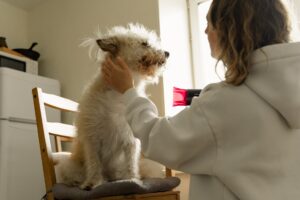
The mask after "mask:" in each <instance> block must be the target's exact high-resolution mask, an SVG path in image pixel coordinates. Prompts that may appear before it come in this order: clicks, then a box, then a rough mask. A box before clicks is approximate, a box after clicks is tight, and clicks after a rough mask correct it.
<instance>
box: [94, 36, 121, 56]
mask: <svg viewBox="0 0 300 200" xmlns="http://www.w3.org/2000/svg"><path fill="white" fill-rule="evenodd" d="M97 44H98V45H99V47H100V48H101V49H102V50H103V51H107V52H110V53H111V54H112V55H116V54H117V53H118V51H119V46H118V42H117V41H116V40H115V39H114V38H112V37H110V38H105V39H98V40H97Z"/></svg>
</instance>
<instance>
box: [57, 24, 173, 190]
mask: <svg viewBox="0 0 300 200" xmlns="http://www.w3.org/2000/svg"><path fill="white" fill-rule="evenodd" d="M83 46H87V47H90V54H91V55H93V53H94V56H93V57H95V58H96V59H97V60H98V62H99V63H101V62H103V60H104V58H105V56H107V54H109V56H111V57H112V59H114V58H115V57H117V56H120V57H122V58H123V59H124V60H125V62H126V63H127V64H128V66H129V67H130V70H131V72H132V76H133V79H134V83H135V87H136V88H137V89H138V91H139V92H140V93H141V94H143V95H145V93H144V90H145V86H146V85H147V84H150V83H156V82H157V81H158V77H159V75H160V74H161V72H162V70H163V66H164V64H165V63H166V60H167V58H168V56H169V53H168V52H167V51H164V50H162V49H161V47H160V41H159V38H158V37H157V35H156V33H155V32H153V31H149V30H147V29H146V28H145V27H143V26H142V25H139V24H129V25H128V26H127V27H121V26H118V27H114V28H112V29H110V30H108V32H107V34H101V33H100V32H99V33H97V34H96V36H95V37H94V38H90V39H88V40H86V41H85V42H84V43H83ZM99 47H100V48H99ZM145 96H146V95H145ZM124 112H125V106H124V104H123V102H122V100H121V94H120V93H118V92H116V91H114V90H112V89H110V88H109V87H108V86H106V85H105V83H104V80H103V77H102V75H101V69H100V70H99V71H98V72H97V74H96V75H95V77H94V78H93V79H92V81H91V82H90V83H89V84H88V85H87V87H86V88H85V90H84V93H83V95H82V98H81V100H80V102H79V113H78V115H77V117H76V120H75V126H76V128H77V138H76V139H75V141H74V143H73V149H72V154H71V156H70V158H69V159H67V160H63V161H61V162H60V163H59V165H58V166H57V169H59V171H60V173H59V177H60V180H58V182H63V183H66V184H68V185H73V186H80V188H82V189H91V188H93V187H96V186H98V185H100V184H102V183H103V182H106V181H114V180H123V179H133V178H140V177H142V178H143V177H153V176H159V177H161V176H162V174H163V172H162V168H161V165H155V162H153V161H149V162H147V161H146V160H142V161H141V162H140V141H139V140H138V139H136V138H135V137H134V136H133V133H132V131H131V129H130V127H129V125H128V123H127V122H126V119H125V116H124ZM149 163H151V164H149ZM143 169H144V171H143ZM145 170H148V171H145ZM147 173H150V174H148V175H147Z"/></svg>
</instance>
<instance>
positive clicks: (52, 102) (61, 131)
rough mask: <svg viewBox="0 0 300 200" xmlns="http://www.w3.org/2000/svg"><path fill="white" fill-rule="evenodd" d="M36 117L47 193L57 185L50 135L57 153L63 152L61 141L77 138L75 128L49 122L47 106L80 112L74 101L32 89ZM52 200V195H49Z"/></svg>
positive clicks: (39, 89)
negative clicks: (52, 137)
mask: <svg viewBox="0 0 300 200" xmlns="http://www.w3.org/2000/svg"><path fill="white" fill-rule="evenodd" d="M32 95H33V102H34V109H35V116H36V122H37V129H38V137H39V144H40V152H41V157H42V165H43V172H44V180H45V187H46V191H50V190H51V188H52V186H53V185H54V184H55V183H56V177H55V170H54V163H53V159H52V156H53V153H54V150H53V149H52V146H51V141H50V135H53V136H54V139H55V144H56V151H61V141H64V140H71V139H72V138H74V137H75V127H74V126H72V125H68V124H63V123H57V122H48V121H47V115H46V108H45V107H46V106H48V107H52V108H54V109H58V110H60V111H70V112H77V111H78V103H77V102H74V101H72V100H69V99H66V98H62V97H59V96H56V95H53V94H47V93H44V92H43V91H42V89H41V88H33V89H32ZM49 195H50V196H49V197H50V199H53V197H51V194H49Z"/></svg>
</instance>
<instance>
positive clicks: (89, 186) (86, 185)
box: [79, 183, 94, 191]
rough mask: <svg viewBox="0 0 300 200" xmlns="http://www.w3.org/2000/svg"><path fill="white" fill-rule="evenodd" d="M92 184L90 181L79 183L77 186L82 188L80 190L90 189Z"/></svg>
mask: <svg viewBox="0 0 300 200" xmlns="http://www.w3.org/2000/svg"><path fill="white" fill-rule="evenodd" d="M93 186H94V185H93V184H92V183H83V184H81V185H80V186H79V187H80V189H82V190H88V191H89V190H91V189H93Z"/></svg>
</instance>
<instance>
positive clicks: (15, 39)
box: [0, 0, 30, 48]
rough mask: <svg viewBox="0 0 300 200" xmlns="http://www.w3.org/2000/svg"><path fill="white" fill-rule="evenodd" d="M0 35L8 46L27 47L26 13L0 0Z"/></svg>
mask: <svg viewBox="0 0 300 200" xmlns="http://www.w3.org/2000/svg"><path fill="white" fill-rule="evenodd" d="M0 27H1V28H0V36H3V37H6V42H7V44H8V47H10V48H27V47H29V45H30V44H29V41H28V13H27V12H26V11H24V10H22V9H20V8H16V7H14V6H12V5H10V4H8V3H6V2H3V1H1V0H0Z"/></svg>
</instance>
